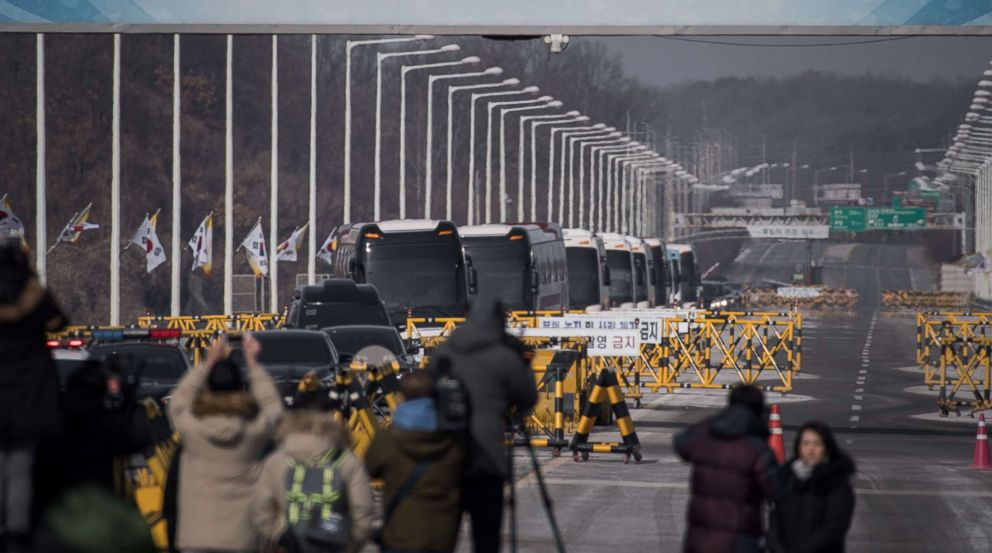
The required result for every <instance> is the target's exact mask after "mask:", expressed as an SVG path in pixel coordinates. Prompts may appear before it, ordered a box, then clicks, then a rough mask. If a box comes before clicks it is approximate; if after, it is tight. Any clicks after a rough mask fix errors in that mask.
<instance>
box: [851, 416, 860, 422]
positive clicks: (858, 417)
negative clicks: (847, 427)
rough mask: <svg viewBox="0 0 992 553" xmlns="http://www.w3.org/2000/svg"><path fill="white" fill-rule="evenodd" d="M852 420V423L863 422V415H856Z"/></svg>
mask: <svg viewBox="0 0 992 553" xmlns="http://www.w3.org/2000/svg"><path fill="white" fill-rule="evenodd" d="M850 420H851V422H858V421H860V420H861V415H854V416H853V417H851V419H850Z"/></svg>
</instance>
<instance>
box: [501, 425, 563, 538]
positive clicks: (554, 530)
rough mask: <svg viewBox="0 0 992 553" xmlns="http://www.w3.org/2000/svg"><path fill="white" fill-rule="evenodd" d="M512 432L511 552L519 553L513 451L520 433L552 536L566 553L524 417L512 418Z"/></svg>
mask: <svg viewBox="0 0 992 553" xmlns="http://www.w3.org/2000/svg"><path fill="white" fill-rule="evenodd" d="M510 430H511V437H510V447H508V448H506V452H507V453H506V455H507V458H508V460H509V464H510V499H509V505H510V552H511V553H517V492H516V489H517V486H516V481H515V480H514V473H513V457H514V455H513V449H514V447H515V446H516V445H517V444H518V443H520V442H517V441H516V440H514V437H515V436H516V435H517V434H518V433H519V434H521V435H523V440H522V442H523V444H524V446H525V447H526V448H527V451H528V453H529V454H530V462H531V467H532V468H533V470H534V476H535V478H536V479H537V487H538V490H539V492H540V494H541V503H542V506H543V507H544V513H545V514H546V515H547V517H548V525H549V526H551V534H552V536H553V537H554V539H555V548H556V550H557V551H558V553H565V543H564V542H563V541H562V538H561V531H560V530H559V529H558V521H557V520H556V519H555V511H554V507H553V506H552V504H551V496H550V495H549V494H548V488H547V486H545V484H544V476H543V475H542V474H541V464H540V463H539V462H538V461H537V453H536V452H535V451H534V446H533V445H531V443H530V432H528V431H527V424H526V423H524V421H523V417H521V416H515V417H511V419H510Z"/></svg>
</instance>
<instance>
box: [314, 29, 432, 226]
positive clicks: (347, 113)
mask: <svg viewBox="0 0 992 553" xmlns="http://www.w3.org/2000/svg"><path fill="white" fill-rule="evenodd" d="M432 38H434V36H433V35H415V36H412V37H402V38H382V39H374V40H349V41H348V42H347V43H345V62H344V75H345V76H344V219H343V222H344V223H350V222H351V52H352V50H354V49H355V48H357V47H359V46H372V45H378V44H391V43H397V42H413V41H416V40H429V39H432ZM316 232H317V229H310V233H311V235H313V234H314V233H316Z"/></svg>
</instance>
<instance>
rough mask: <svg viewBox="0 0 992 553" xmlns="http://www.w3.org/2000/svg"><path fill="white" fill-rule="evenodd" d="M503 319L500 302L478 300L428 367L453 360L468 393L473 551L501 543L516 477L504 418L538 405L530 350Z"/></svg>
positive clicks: (467, 483)
mask: <svg viewBox="0 0 992 553" xmlns="http://www.w3.org/2000/svg"><path fill="white" fill-rule="evenodd" d="M505 317H506V310H505V308H504V307H503V304H502V303H501V302H499V301H489V302H483V301H477V302H475V303H474V304H473V305H472V310H471V311H470V313H469V318H468V322H467V323H465V324H464V325H463V326H461V327H459V328H458V329H457V330H455V331H454V333H452V335H451V339H450V340H448V341H447V342H446V343H445V344H443V345H441V347H439V348H438V349H437V351H436V352H435V354H434V355H433V356H432V358H431V363H430V366H429V367H428V370H429V371H430V372H431V374H432V375H434V376H435V377H439V376H440V374H441V373H442V372H444V370H443V369H444V368H445V367H446V366H448V364H449V363H450V372H451V373H452V375H453V376H454V377H455V378H457V379H459V380H460V381H461V382H462V383H464V385H465V388H466V389H467V391H468V396H469V404H470V406H471V420H470V421H469V437H468V441H469V443H468V453H469V463H468V467H467V471H466V477H465V479H464V480H463V481H462V498H463V504H464V508H465V510H466V511H467V512H468V514H469V516H470V517H471V519H472V538H473V541H474V545H475V548H474V550H475V553H489V552H497V551H499V547H500V528H501V524H502V520H503V486H504V484H505V483H506V480H507V479H508V478H512V476H513V475H511V474H510V467H509V463H508V461H507V455H506V449H505V446H504V443H503V442H504V439H505V438H504V435H503V428H504V420H505V418H506V416H507V415H508V414H509V412H510V410H511V409H514V408H515V409H516V410H517V411H518V412H523V411H528V410H530V409H531V408H533V407H534V404H536V403H537V386H536V384H535V383H534V373H533V372H532V371H531V369H530V350H529V349H528V348H527V347H526V346H524V345H523V344H522V343H521V342H520V341H519V340H518V339H516V338H514V337H512V336H509V335H508V334H507V333H506V318H505Z"/></svg>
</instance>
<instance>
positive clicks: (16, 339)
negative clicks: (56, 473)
mask: <svg viewBox="0 0 992 553" xmlns="http://www.w3.org/2000/svg"><path fill="white" fill-rule="evenodd" d="M65 322H66V319H65V316H64V315H63V314H62V311H61V310H59V308H58V305H56V303H55V301H54V300H53V299H52V297H51V295H49V293H48V291H47V290H45V288H44V287H43V286H42V285H41V283H40V282H38V278H37V277H36V276H35V274H34V271H33V270H32V269H31V265H30V262H29V261H28V257H27V254H25V253H24V250H22V249H21V245H20V242H19V240H16V239H13V240H12V239H3V240H0V490H2V493H0V537H2V538H3V539H4V541H6V542H23V541H24V540H25V539H26V536H27V535H28V533H29V531H30V530H31V520H30V513H31V510H32V507H31V502H32V490H31V483H32V478H31V474H32V470H33V467H34V462H35V452H36V449H37V445H38V441H39V440H40V439H42V438H43V437H45V436H48V435H50V434H52V433H54V432H56V431H58V429H59V423H60V422H61V415H60V411H59V383H58V376H57V374H56V370H55V362H54V361H53V360H52V355H51V353H50V352H49V351H48V346H47V344H46V341H47V340H46V338H47V336H46V332H55V331H57V330H59V329H61V328H62V327H63V326H64V325H65ZM8 545H10V543H8Z"/></svg>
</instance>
